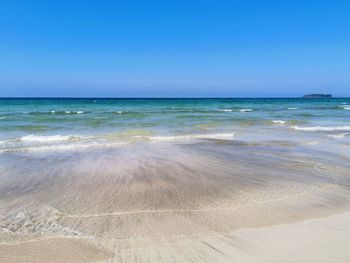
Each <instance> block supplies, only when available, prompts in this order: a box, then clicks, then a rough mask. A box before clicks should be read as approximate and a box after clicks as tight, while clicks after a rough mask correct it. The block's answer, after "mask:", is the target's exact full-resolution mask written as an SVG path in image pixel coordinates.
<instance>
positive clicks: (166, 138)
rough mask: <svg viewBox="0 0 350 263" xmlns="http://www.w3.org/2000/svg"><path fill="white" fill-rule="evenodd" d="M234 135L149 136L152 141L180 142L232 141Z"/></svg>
mask: <svg viewBox="0 0 350 263" xmlns="http://www.w3.org/2000/svg"><path fill="white" fill-rule="evenodd" d="M234 135H235V133H234V132H232V133H211V134H188V135H175V136H150V137H149V139H150V140H152V141H181V140H191V139H221V140H223V139H226V140H230V139H231V140H232V139H233V137H234Z"/></svg>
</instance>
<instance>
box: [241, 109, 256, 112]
mask: <svg viewBox="0 0 350 263" xmlns="http://www.w3.org/2000/svg"><path fill="white" fill-rule="evenodd" d="M239 111H240V112H250V111H253V110H252V109H241V110H239Z"/></svg>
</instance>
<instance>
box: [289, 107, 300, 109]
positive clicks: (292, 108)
mask: <svg viewBox="0 0 350 263" xmlns="http://www.w3.org/2000/svg"><path fill="white" fill-rule="evenodd" d="M297 109H298V107H289V108H288V110H297Z"/></svg>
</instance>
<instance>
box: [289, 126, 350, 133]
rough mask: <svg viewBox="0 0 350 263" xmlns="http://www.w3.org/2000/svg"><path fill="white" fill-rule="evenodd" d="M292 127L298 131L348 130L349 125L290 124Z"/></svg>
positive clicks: (349, 129)
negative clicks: (304, 125) (302, 125)
mask: <svg viewBox="0 0 350 263" xmlns="http://www.w3.org/2000/svg"><path fill="white" fill-rule="evenodd" d="M291 128H292V129H294V130H298V131H311V132H313V131H350V126H309V127H300V126H291Z"/></svg>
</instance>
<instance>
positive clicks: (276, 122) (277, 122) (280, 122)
mask: <svg viewBox="0 0 350 263" xmlns="http://www.w3.org/2000/svg"><path fill="white" fill-rule="evenodd" d="M272 122H273V123H275V124H285V123H286V121H282V120H273V121H272Z"/></svg>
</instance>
